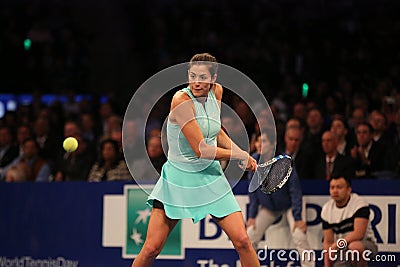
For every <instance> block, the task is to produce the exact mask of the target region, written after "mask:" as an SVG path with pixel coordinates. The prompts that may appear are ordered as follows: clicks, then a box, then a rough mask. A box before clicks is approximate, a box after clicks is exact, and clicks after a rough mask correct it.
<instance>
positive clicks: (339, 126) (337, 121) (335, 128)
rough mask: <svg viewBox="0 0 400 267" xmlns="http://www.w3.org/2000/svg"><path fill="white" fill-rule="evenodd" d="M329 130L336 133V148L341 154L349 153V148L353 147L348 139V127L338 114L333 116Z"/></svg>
mask: <svg viewBox="0 0 400 267" xmlns="http://www.w3.org/2000/svg"><path fill="white" fill-rule="evenodd" d="M331 131H332V132H333V133H334V134H335V135H336V138H337V142H338V144H337V150H338V152H339V154H341V155H350V150H351V148H353V144H352V143H351V141H350V140H349V139H348V132H349V130H348V127H347V123H346V122H345V120H344V119H342V118H341V117H338V116H336V117H335V116H334V118H333V120H332V124H331Z"/></svg>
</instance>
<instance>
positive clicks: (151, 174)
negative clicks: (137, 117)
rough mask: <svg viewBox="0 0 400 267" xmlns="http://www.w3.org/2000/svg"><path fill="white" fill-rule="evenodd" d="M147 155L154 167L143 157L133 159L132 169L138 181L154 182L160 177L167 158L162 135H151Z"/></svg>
mask: <svg viewBox="0 0 400 267" xmlns="http://www.w3.org/2000/svg"><path fill="white" fill-rule="evenodd" d="M146 150H147V155H148V157H149V159H150V162H151V164H152V166H153V167H150V168H149V166H147V164H148V162H149V161H148V160H147V159H144V158H141V159H136V160H134V161H133V164H132V165H131V166H132V168H131V170H132V171H133V174H134V178H135V180H136V181H141V182H147V183H152V182H156V181H157V180H158V178H159V177H160V173H161V168H162V166H163V164H164V163H165V161H166V160H167V158H166V156H165V154H164V150H163V147H162V143H161V136H150V137H149V141H148V142H147V146H146Z"/></svg>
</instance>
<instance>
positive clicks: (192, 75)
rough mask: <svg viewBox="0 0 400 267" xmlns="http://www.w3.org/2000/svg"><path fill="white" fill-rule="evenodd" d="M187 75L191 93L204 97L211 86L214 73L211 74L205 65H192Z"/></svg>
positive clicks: (214, 77) (213, 80)
mask: <svg viewBox="0 0 400 267" xmlns="http://www.w3.org/2000/svg"><path fill="white" fill-rule="evenodd" d="M188 75H189V77H188V79H189V86H190V91H192V94H193V95H194V96H195V97H206V96H207V95H208V92H209V91H210V88H211V86H210V84H211V83H214V82H215V79H216V75H214V76H212V75H211V73H210V71H209V67H208V66H207V65H193V66H192V67H191V68H190V69H189V71H188Z"/></svg>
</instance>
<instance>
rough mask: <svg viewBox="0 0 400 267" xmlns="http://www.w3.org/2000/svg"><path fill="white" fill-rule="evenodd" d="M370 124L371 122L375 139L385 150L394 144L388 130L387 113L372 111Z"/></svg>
mask: <svg viewBox="0 0 400 267" xmlns="http://www.w3.org/2000/svg"><path fill="white" fill-rule="evenodd" d="M369 124H371V126H372V128H373V129H374V131H373V134H372V135H373V137H372V138H373V139H374V141H375V142H377V143H379V144H381V145H382V146H383V147H384V148H385V150H387V149H389V148H390V147H392V146H393V142H392V140H391V138H390V135H389V132H388V131H387V127H388V125H387V120H386V117H385V115H383V113H382V112H380V111H378V110H373V111H371V113H370V115H369Z"/></svg>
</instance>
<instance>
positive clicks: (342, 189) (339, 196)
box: [329, 178, 351, 206]
mask: <svg viewBox="0 0 400 267" xmlns="http://www.w3.org/2000/svg"><path fill="white" fill-rule="evenodd" d="M329 193H330V195H331V197H332V199H333V200H334V201H335V202H336V204H337V205H338V206H342V205H345V204H346V203H347V200H348V199H349V197H350V193H351V187H349V186H348V184H347V182H346V180H345V179H343V178H339V179H332V180H331V182H330V187H329Z"/></svg>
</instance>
